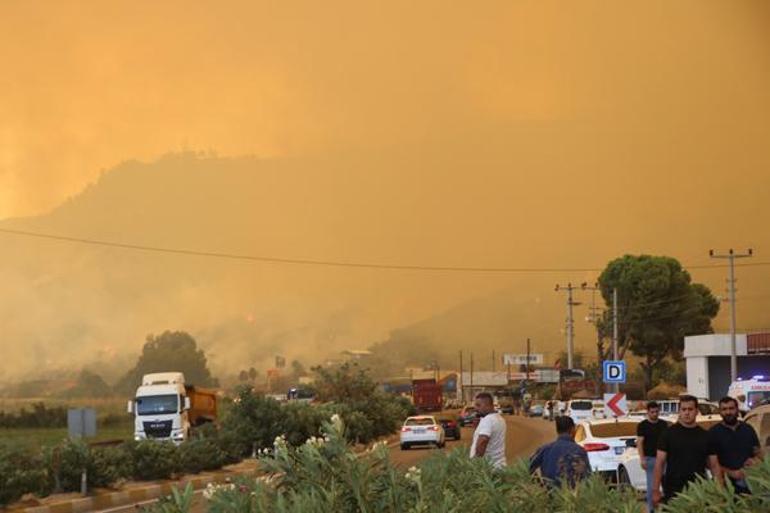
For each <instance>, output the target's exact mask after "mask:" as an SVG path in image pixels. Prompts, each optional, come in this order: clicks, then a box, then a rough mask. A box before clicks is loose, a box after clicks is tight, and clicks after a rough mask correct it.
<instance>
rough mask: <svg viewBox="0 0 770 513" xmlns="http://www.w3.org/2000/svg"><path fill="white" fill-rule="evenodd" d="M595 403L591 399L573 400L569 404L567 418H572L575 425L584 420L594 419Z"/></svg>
mask: <svg viewBox="0 0 770 513" xmlns="http://www.w3.org/2000/svg"><path fill="white" fill-rule="evenodd" d="M593 412H594V402H593V400H591V399H573V400H571V401H568V402H567V410H566V412H565V413H564V414H565V415H566V416H567V417H572V420H573V421H575V424H579V423H580V422H582V421H584V420H590V419H592V418H593Z"/></svg>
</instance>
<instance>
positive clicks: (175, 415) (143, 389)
mask: <svg viewBox="0 0 770 513" xmlns="http://www.w3.org/2000/svg"><path fill="white" fill-rule="evenodd" d="M128 412H129V413H133V414H134V440H145V439H155V440H166V441H172V442H174V443H176V444H180V443H182V442H184V441H185V440H187V439H188V438H189V437H190V433H191V431H192V429H193V428H195V427H197V426H199V425H201V424H205V423H206V422H213V421H215V420H216V417H217V395H216V392H215V391H213V390H209V389H203V388H199V387H195V386H193V385H188V384H186V383H185V380H184V374H183V373H181V372H159V373H154V374H145V375H144V376H143V377H142V384H141V385H140V386H139V388H137V389H136V395H135V397H134V399H132V400H130V401H129V402H128Z"/></svg>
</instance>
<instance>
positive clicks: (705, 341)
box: [684, 332, 770, 401]
mask: <svg viewBox="0 0 770 513" xmlns="http://www.w3.org/2000/svg"><path fill="white" fill-rule="evenodd" d="M735 345H736V354H737V357H738V358H737V360H738V376H739V377H740V378H743V379H750V378H751V377H753V376H760V375H761V376H767V375H770V332H763V333H748V334H746V333H742V334H737V335H736V336H735ZM730 354H731V343H730V335H729V334H724V333H718V334H717V333H714V334H709V335H696V336H691V337H685V339H684V357H685V361H686V365H687V392H688V393H690V394H692V395H694V396H696V397H700V398H705V399H709V400H711V401H716V400H719V398H721V397H723V396H724V395H726V394H727V389H728V388H729V387H730V383H731V381H730V380H731V377H730Z"/></svg>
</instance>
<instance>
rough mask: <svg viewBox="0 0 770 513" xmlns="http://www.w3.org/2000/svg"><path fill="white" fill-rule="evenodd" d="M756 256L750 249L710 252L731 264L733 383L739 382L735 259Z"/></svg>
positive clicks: (728, 280)
mask: <svg viewBox="0 0 770 513" xmlns="http://www.w3.org/2000/svg"><path fill="white" fill-rule="evenodd" d="M753 255H754V252H753V251H752V250H751V249H749V250H748V251H747V252H746V253H736V252H735V251H733V249H732V248H730V250H729V251H728V252H727V253H723V254H721V255H720V254H717V253H716V252H715V251H714V250H713V249H712V250H709V256H710V257H711V258H723V259H727V261H728V263H729V269H730V271H729V272H730V274H729V278H728V279H727V285H728V289H727V291H728V294H729V299H728V300H727V301H728V302H729V303H730V379H731V380H732V381H737V380H738V356H737V353H736V349H735V293H736V292H737V290H736V288H735V282H736V279H735V259H736V258H749V257H751V256H753Z"/></svg>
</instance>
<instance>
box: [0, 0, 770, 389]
mask: <svg viewBox="0 0 770 513" xmlns="http://www.w3.org/2000/svg"><path fill="white" fill-rule="evenodd" d="M79 6H80V7H79V8H78V9H73V8H72V6H71V5H68V4H67V3H64V2H59V3H46V4H41V3H36V2H5V3H3V4H2V5H1V6H0V55H1V56H2V61H1V62H2V66H3V74H2V77H3V78H2V79H0V93H1V94H0V217H2V218H11V217H13V219H7V220H6V221H3V222H2V223H0V224H2V226H3V227H12V228H16V229H23V230H29V231H40V232H46V233H51V234H54V235H62V236H73V237H81V238H94V239H104V240H108V241H112V242H117V243H127V244H138V245H150V246H161V247H169V248H182V249H191V250H201V251H218V252H225V253H243V254H253V255H265V256H275V257H283V258H295V259H312V260H334V261H342V262H378V263H388V264H402V265H417V266H419V265H428V266H469V267H496V268H497V267H515V268H570V269H591V271H573V272H552V273H551V272H549V273H492V272H462V273H460V272H448V271H427V272H425V271H416V270H373V269H363V268H349V267H348V268H341V267H328V266H301V265H289V264H275V263H272V264H271V263H257V262H247V261H239V260H226V259H212V258H205V257H194V256H182V255H174V254H161V253H149V252H142V251H129V250H121V249H116V248H106V247H96V246H83V245H76V244H71V243H64V242H55V241H51V240H40V239H32V238H25V237H20V236H15V235H8V234H3V235H0V280H2V281H1V282H0V283H2V284H3V294H0V343H2V344H3V356H4V357H3V360H2V362H0V380H8V379H15V378H17V377H18V376H20V375H21V374H23V373H36V374H46V373H49V372H51V371H52V369H56V368H67V367H70V366H79V365H81V364H83V363H87V362H91V364H92V366H93V367H94V368H95V369H98V370H100V371H101V372H103V373H106V374H115V373H118V372H120V371H122V370H124V369H125V368H126V367H128V366H129V365H130V363H132V362H131V361H130V360H131V359H132V358H133V357H134V355H135V354H136V353H137V352H138V350H139V348H140V346H141V344H142V342H143V340H144V338H145V336H146V334H148V333H150V332H153V333H159V332H161V331H163V330H166V329H184V330H188V331H190V332H192V333H193V334H194V335H196V336H197V337H198V339H199V340H200V343H201V344H202V346H203V347H204V348H206V349H207V350H208V351H209V353H210V354H211V355H212V363H213V367H214V372H215V373H218V372H223V371H226V370H230V369H232V370H236V369H234V368H242V367H244V366H246V365H247V364H248V365H249V366H250V365H257V366H260V365H267V364H268V362H269V361H271V360H272V357H273V356H274V354H275V353H278V352H280V353H282V354H285V355H286V356H288V357H289V358H293V357H304V358H303V359H304V360H305V361H308V362H312V361H313V360H314V359H316V358H322V357H324V356H326V355H328V354H330V353H331V354H333V353H335V352H336V351H339V350H341V349H348V348H362V347H367V346H369V345H370V344H372V343H374V342H377V341H382V340H388V339H389V338H390V333H391V332H392V331H393V330H399V331H398V333H400V334H409V336H408V337H407V339H409V338H414V337H418V336H419V338H420V340H422V342H421V343H422V344H425V345H426V346H430V347H436V348H440V349H441V350H443V351H446V352H447V354H450V355H454V354H456V351H457V349H460V346H464V347H466V348H470V347H471V346H473V347H474V348H477V350H478V352H480V353H481V352H487V353H489V352H491V350H492V349H496V350H500V351H502V350H506V349H509V348H508V347H504V346H505V345H506V344H512V345H513V346H514V347H513V348H515V349H522V348H523V345H522V344H523V341H524V339H525V338H526V337H527V336H530V337H532V338H533V340H534V342H535V347H537V348H538V349H541V350H546V351H549V352H551V353H555V352H556V351H557V350H559V349H561V347H562V334H561V332H560V330H561V329H562V327H563V321H564V316H565V314H564V310H565V308H564V297H563V294H557V293H555V292H554V291H553V286H554V285H555V284H556V283H557V282H559V283H565V282H567V281H571V282H573V283H579V282H582V281H593V280H594V279H595V278H596V276H597V275H598V271H599V269H601V268H602V267H603V266H604V265H605V264H606V263H607V261H608V260H610V259H612V258H614V257H616V256H619V255H622V254H624V253H632V254H639V253H651V254H665V255H670V256H673V257H677V258H679V259H680V260H681V261H682V262H683V263H684V264H685V266H687V265H702V264H709V263H713V262H711V261H709V259H708V250H709V249H710V248H715V249H722V250H724V249H727V248H730V247H734V248H736V249H744V248H747V247H752V248H754V250H755V251H756V257H755V258H754V259H753V260H754V262H760V261H765V262H767V261H770V234H768V230H767V226H766V225H767V220H768V216H767V214H766V213H765V208H766V205H768V204H770V187H768V170H770V146H768V144H767V141H768V140H769V139H770V137H769V135H770V126H769V125H768V120H770V35H769V34H770V33H769V32H768V31H767V25H768V21H770V2H766V1H764V0H754V1H752V0H747V1H745V2H703V1H701V0H681V1H677V2H670V1H667V0H645V1H643V2H642V1H639V2H633V1H632V2H622V3H621V2H605V1H601V0H595V1H594V0H586V1H585V2H580V3H579V4H578V3H574V2H573V3H568V4H565V3H564V2H551V1H548V0H521V1H517V2H509V1H505V0H499V1H491V2H488V3H485V5H484V6H483V7H479V6H477V5H475V4H474V5H471V4H452V5H450V4H448V3H447V2H441V1H432V0H426V1H425V2H420V3H417V4H416V3H414V2H398V1H393V2H385V3H379V2H357V1H348V0H340V1H339V2H332V3H331V4H329V3H326V2H325V3H323V4H321V3H318V2H302V1H298V2H283V3H281V2H263V1H251V0H249V1H241V0H234V1H233V2H228V3H227V4H226V5H223V4H221V3H217V2H205V1H202V2H196V3H195V4H194V5H193V4H190V3H189V2H181V1H176V0H169V1H166V2H162V3H146V2H130V3H107V2H102V1H98V0H84V1H83V2H82V3H80V4H79ZM180 148H181V149H185V148H193V149H194V150H196V151H197V150H205V152H206V154H205V155H200V154H195V155H193V154H189V153H185V152H184V151H182V152H181V154H174V155H169V156H166V157H162V155H164V154H167V153H168V152H170V151H171V152H173V151H175V150H178V149H180ZM209 148H213V149H214V150H216V151H217V152H218V154H219V155H223V157H216V156H214V155H213V152H209V151H208V149H209ZM249 155H252V156H249ZM254 155H255V156H254ZM133 159H136V160H133ZM121 162H125V163H123V164H119V163H121ZM116 166H117V167H116ZM100 173H101V175H100ZM68 197H70V199H69V200H66V198H68ZM593 269H595V271H594V270H593ZM725 275H726V272H725V270H724V269H703V270H694V271H693V277H694V279H695V281H702V282H704V283H705V284H706V285H708V286H710V287H711V288H712V289H713V290H714V292H715V293H717V294H721V293H722V290H723V288H724V278H725ZM738 277H739V280H740V281H739V289H740V291H739V300H740V305H739V317H738V324H739V328H740V329H759V328H765V327H768V326H770V319H768V316H769V315H768V313H767V312H768V305H770V285H769V284H768V283H769V280H768V278H769V277H770V267H767V266H761V267H742V268H741V269H740V270H739V273H738ZM579 300H581V301H584V302H585V301H587V300H588V297H587V296H585V295H581V297H580V299H579ZM585 312H586V311H585V309H584V306H583V307H579V308H578V310H577V318H578V323H577V328H576V333H577V341H576V342H577V344H578V347H581V346H582V347H587V346H589V347H590V344H591V343H592V341H593V334H592V332H591V330H590V327H588V326H587V325H586V324H585V323H584V322H583V321H582V318H584V317H585ZM726 312H727V309H723V312H722V313H721V314H720V317H719V318H718V319H717V326H718V327H719V326H722V327H724V326H725V319H726V317H725V315H726ZM412 334H414V336H413V335H412ZM450 358H453V356H451V357H450ZM260 362H262V363H260ZM415 363H419V362H415Z"/></svg>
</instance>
